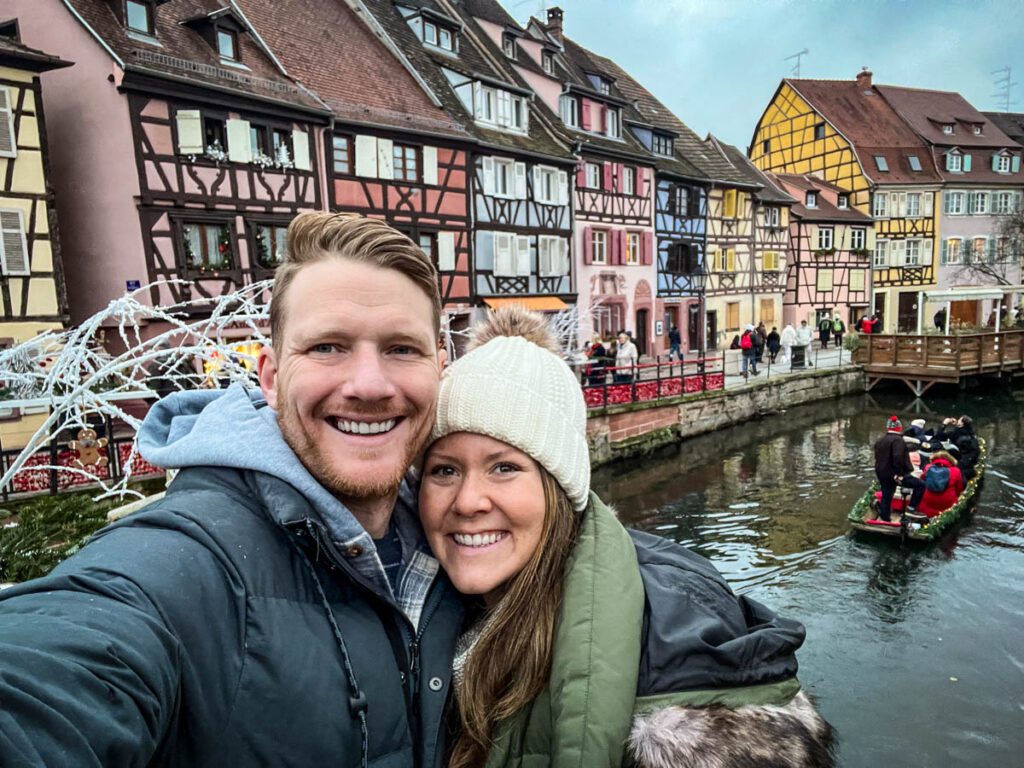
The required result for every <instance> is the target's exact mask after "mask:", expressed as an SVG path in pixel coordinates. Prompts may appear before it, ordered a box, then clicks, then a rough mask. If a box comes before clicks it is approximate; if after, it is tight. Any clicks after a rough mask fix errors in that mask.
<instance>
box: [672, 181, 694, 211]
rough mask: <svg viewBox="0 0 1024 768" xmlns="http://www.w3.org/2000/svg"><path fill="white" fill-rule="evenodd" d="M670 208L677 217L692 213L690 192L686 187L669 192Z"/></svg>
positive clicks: (674, 188)
mask: <svg viewBox="0 0 1024 768" xmlns="http://www.w3.org/2000/svg"><path fill="white" fill-rule="evenodd" d="M669 208H670V210H671V211H672V213H674V214H675V215H676V216H686V215H688V214H689V212H690V190H689V189H687V188H686V187H673V188H672V190H671V191H670V192H669Z"/></svg>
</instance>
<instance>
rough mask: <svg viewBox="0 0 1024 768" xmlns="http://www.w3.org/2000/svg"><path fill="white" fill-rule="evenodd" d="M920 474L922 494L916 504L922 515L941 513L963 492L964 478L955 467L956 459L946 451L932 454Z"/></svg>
mask: <svg viewBox="0 0 1024 768" xmlns="http://www.w3.org/2000/svg"><path fill="white" fill-rule="evenodd" d="M929 475H930V477H929ZM921 476H922V477H923V478H924V496H922V497H921V503H920V504H918V505H917V511H918V512H920V513H921V514H922V515H928V517H935V516H936V515H941V514H942V513H943V512H945V511H946V510H947V509H949V508H950V507H952V506H953V505H954V504H956V502H957V499H959V498H960V494H961V493H963V492H964V478H963V475H962V474H961V472H960V468H959V467H957V463H956V459H954V458H953V457H952V456H951V455H950V454H949V453H947V452H946V451H938V452H937V453H934V454H932V458H931V461H930V462H928V464H927V465H926V466H925V468H924V470H923V471H922V473H921Z"/></svg>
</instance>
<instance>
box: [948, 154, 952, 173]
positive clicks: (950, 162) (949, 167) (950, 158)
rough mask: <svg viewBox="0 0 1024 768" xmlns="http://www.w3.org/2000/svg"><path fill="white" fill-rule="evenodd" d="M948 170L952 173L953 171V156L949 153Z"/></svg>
mask: <svg viewBox="0 0 1024 768" xmlns="http://www.w3.org/2000/svg"><path fill="white" fill-rule="evenodd" d="M946 170H947V171H952V170H953V155H952V154H949V153H947V154H946Z"/></svg>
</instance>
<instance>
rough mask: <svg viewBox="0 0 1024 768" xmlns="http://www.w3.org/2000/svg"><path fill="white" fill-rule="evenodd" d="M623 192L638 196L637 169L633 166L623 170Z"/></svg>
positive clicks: (625, 167)
mask: <svg viewBox="0 0 1024 768" xmlns="http://www.w3.org/2000/svg"><path fill="white" fill-rule="evenodd" d="M622 191H623V193H624V194H627V195H635V194H636V168H634V167H633V166H631V165H626V166H623V168H622Z"/></svg>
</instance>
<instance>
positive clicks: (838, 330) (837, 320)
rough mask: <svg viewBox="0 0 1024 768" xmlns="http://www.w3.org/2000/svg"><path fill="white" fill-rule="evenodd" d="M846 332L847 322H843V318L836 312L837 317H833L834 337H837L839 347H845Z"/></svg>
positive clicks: (836, 343) (836, 342)
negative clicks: (844, 336)
mask: <svg viewBox="0 0 1024 768" xmlns="http://www.w3.org/2000/svg"><path fill="white" fill-rule="evenodd" d="M844 333H846V323H844V322H843V318H841V317H840V316H839V313H838V312H836V314H835V317H834V318H833V319H832V338H833V339H835V345H836V347H837V348H838V349H842V348H843V334H844Z"/></svg>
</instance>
